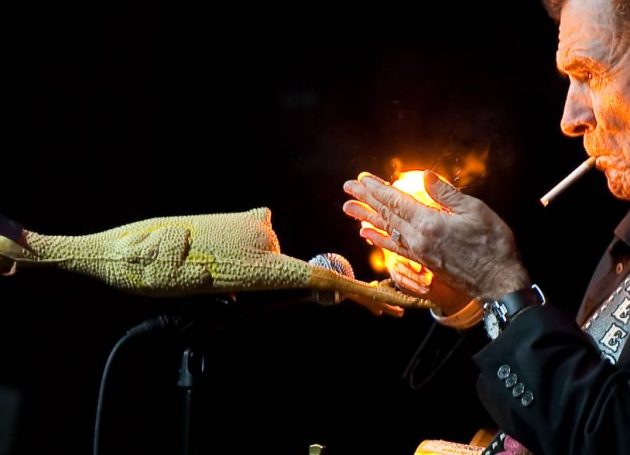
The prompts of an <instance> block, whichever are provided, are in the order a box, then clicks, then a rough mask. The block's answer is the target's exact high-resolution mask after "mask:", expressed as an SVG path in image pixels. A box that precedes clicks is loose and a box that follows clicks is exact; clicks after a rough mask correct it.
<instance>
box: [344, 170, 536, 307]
mask: <svg viewBox="0 0 630 455" xmlns="http://www.w3.org/2000/svg"><path fill="white" fill-rule="evenodd" d="M425 186H426V189H427V191H428V192H429V194H430V196H431V197H432V198H433V199H434V200H436V201H437V202H439V203H440V204H442V205H443V206H445V207H447V208H448V210H447V211H438V210H435V209H432V208H429V207H427V206H425V205H423V204H422V203H420V202H418V201H416V200H415V199H414V198H413V197H412V196H410V195H409V194H406V193H404V192H402V191H399V190H398V189H396V188H394V187H392V186H391V185H389V184H388V183H386V182H384V181H383V180H381V179H379V178H378V177H376V176H373V175H370V174H362V176H361V178H360V180H350V181H347V182H346V183H345V184H344V190H345V191H346V192H347V193H348V194H350V195H351V196H353V197H355V198H356V199H357V200H351V201H348V202H346V203H345V204H344V207H343V210H344V212H345V213H346V214H348V215H350V216H351V217H353V218H356V219H358V220H361V221H367V222H369V223H370V224H372V225H373V226H374V228H375V229H373V228H366V227H364V228H362V229H361V230H360V235H361V236H362V237H364V238H366V239H368V240H370V241H371V242H373V243H374V245H376V246H378V247H381V248H386V249H388V250H390V251H393V252H395V253H397V254H399V255H401V256H404V257H406V258H409V259H411V260H413V261H416V262H418V263H421V264H423V265H425V266H427V267H428V268H429V269H430V270H431V271H432V272H433V273H435V275H436V278H437V279H438V280H439V281H440V282H442V283H444V284H445V285H446V286H448V287H450V288H452V289H453V290H455V291H457V292H458V293H460V294H466V295H468V296H470V297H482V298H498V297H500V296H502V295H504V294H506V293H508V292H511V291H514V290H516V289H520V288H522V287H525V286H527V285H529V277H528V275H527V272H526V270H525V269H524V267H523V265H522V264H521V261H520V259H519V255H518V251H517V249H516V245H515V241H514V235H513V233H512V231H511V230H510V229H509V227H508V226H507V225H506V224H505V223H504V222H503V220H501V218H500V217H499V216H498V215H497V214H496V213H494V212H493V211H492V210H491V209H490V208H489V207H488V206H487V205H486V204H484V203H483V202H482V201H480V200H479V199H476V198H474V197H472V196H468V195H466V194H463V193H461V192H459V191H458V190H457V189H456V188H455V187H453V186H451V185H449V184H448V183H446V182H443V181H441V180H440V179H438V177H437V175H436V174H434V173H432V172H427V173H426V177H425ZM394 229H395V230H397V231H398V232H400V234H401V235H400V239H399V241H398V242H395V241H394V240H393V239H392V238H391V237H390V236H389V235H388V234H385V233H389V234H391V233H392V231H393V230H394ZM383 231H384V232H385V233H384V232H383ZM397 278H398V279H400V277H397ZM420 290H421V291H422V289H420ZM436 303H439V302H436Z"/></svg>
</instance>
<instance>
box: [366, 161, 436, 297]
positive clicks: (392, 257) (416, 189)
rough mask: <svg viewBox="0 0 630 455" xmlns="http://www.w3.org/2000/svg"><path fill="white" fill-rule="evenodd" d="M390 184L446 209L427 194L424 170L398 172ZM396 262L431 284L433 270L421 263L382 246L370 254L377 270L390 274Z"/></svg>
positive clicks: (425, 201)
mask: <svg viewBox="0 0 630 455" xmlns="http://www.w3.org/2000/svg"><path fill="white" fill-rule="evenodd" d="M438 177H439V178H440V179H442V180H444V181H447V180H446V179H445V178H444V177H442V176H441V175H438ZM392 186H393V187H394V188H397V189H399V190H401V191H404V192H405V193H408V194H410V195H411V196H413V198H414V199H416V200H417V201H418V202H420V203H422V204H424V205H426V206H427V207H431V208H433V209H436V210H442V211H448V208H447V207H445V206H443V205H442V204H440V203H439V202H437V201H436V200H435V199H433V198H432V197H431V196H430V195H429V193H428V191H427V190H426V188H425V186H424V171H421V170H411V171H406V172H400V173H399V174H398V177H397V179H396V180H395V181H394V182H393V183H392ZM362 225H363V227H369V228H371V229H374V230H375V231H377V232H380V233H381V234H383V235H387V233H386V232H385V231H382V230H380V229H377V228H375V227H374V226H372V225H371V224H370V223H368V222H366V221H363V222H362ZM396 263H404V264H406V265H407V266H408V267H409V268H411V269H412V270H413V271H414V272H415V273H416V274H418V277H417V279H418V281H419V282H420V283H422V284H423V285H425V286H428V285H430V284H431V281H432V280H433V272H431V270H429V269H428V268H426V267H424V266H423V265H422V264H419V263H417V262H415V261H412V260H411V259H407V258H405V257H402V256H400V255H398V254H396V253H394V252H393V251H389V250H387V249H384V248H382V249H381V248H378V249H375V250H374V251H373V252H372V253H371V254H370V265H371V266H372V268H373V269H374V270H375V271H377V272H384V271H385V270H388V271H389V273H390V274H391V271H392V270H393V269H394V267H395V265H396Z"/></svg>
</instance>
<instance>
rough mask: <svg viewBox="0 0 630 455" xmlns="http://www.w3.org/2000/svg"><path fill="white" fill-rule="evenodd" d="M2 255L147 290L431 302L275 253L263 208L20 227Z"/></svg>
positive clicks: (2, 246)
mask: <svg viewBox="0 0 630 455" xmlns="http://www.w3.org/2000/svg"><path fill="white" fill-rule="evenodd" d="M0 260H1V261H0V262H2V261H4V263H3V264H2V265H3V268H6V265H7V261H8V262H9V263H13V262H15V263H17V265H18V266H20V267H21V266H25V265H40V264H41V265H55V266H56V267H59V268H61V269H64V270H69V271H72V272H79V273H83V274H85V275H89V276H93V277H96V278H99V279H101V280H103V281H105V282H106V283H107V284H109V285H111V286H113V287H116V288H120V289H124V290H127V291H131V292H135V293H139V294H146V295H153V296H180V295H190V294H197V293H227V292H241V291H260V290H272V289H296V288H310V289H317V290H326V291H330V290H334V291H336V292H338V293H339V294H340V295H342V296H346V297H348V298H351V299H353V300H357V301H359V302H361V303H363V304H364V305H367V306H368V307H371V308H372V309H374V308H375V307H374V305H373V304H376V305H380V304H391V305H397V306H403V307H428V306H431V305H432V303H431V302H430V301H427V300H423V299H418V298H415V297H411V296H408V295H406V294H403V293H401V292H398V291H396V290H395V289H392V288H391V287H387V286H376V287H375V286H371V285H369V284H367V283H364V282H361V281H357V280H354V279H351V278H347V277H344V276H342V275H340V274H339V273H337V272H335V271H333V270H327V269H323V268H320V267H316V266H313V265H311V264H308V263H307V262H305V261H302V260H300V259H296V258H293V257H290V256H287V255H284V254H281V253H280V245H279V243H278V238H277V236H276V234H275V232H274V231H273V228H272V225H271V211H270V210H269V209H267V208H257V209H253V210H250V211H247V212H241V213H221V214H208V215H195V216H179V217H165V218H152V219H149V220H144V221H138V222H135V223H131V224H127V225H124V226H120V227H116V228H113V229H110V230H107V231H103V232H99V233H96V234H90V235H83V236H52V235H42V234H38V233H36V232H32V231H28V230H24V231H23V233H22V239H21V240H20V242H19V243H16V242H14V241H12V240H10V239H7V238H5V237H0ZM13 271H14V268H13V269H12V272H13Z"/></svg>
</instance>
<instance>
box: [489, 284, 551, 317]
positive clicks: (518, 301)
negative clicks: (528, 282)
mask: <svg viewBox="0 0 630 455" xmlns="http://www.w3.org/2000/svg"><path fill="white" fill-rule="evenodd" d="M497 301H498V302H499V304H500V305H503V306H504V308H505V310H506V316H507V318H508V320H510V321H511V320H512V319H514V318H515V317H516V315H518V314H519V313H520V312H521V311H523V310H524V309H525V308H528V307H530V306H532V305H544V304H545V296H544V295H543V293H542V291H541V290H540V288H539V287H538V286H537V285H535V284H534V285H532V286H531V287H527V288H523V289H519V290H518V291H514V292H510V293H508V294H505V295H504V296H503V297H501V298H500V299H499V300H497Z"/></svg>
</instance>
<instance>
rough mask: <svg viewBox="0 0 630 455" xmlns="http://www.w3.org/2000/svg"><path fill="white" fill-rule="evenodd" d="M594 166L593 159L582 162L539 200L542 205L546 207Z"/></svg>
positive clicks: (592, 157)
mask: <svg viewBox="0 0 630 455" xmlns="http://www.w3.org/2000/svg"><path fill="white" fill-rule="evenodd" d="M593 166H595V157H594V156H591V157H590V158H589V159H588V160H586V161H584V162H583V163H582V164H580V165H579V166H578V167H576V168H575V169H574V170H573V172H571V173H570V174H569V175H567V176H566V177H565V178H564V179H562V181H561V182H560V183H558V184H557V185H556V186H554V187H553V188H552V189H551V190H550V191H549V192H548V193H547V194H545V195H544V196H543V197H541V198H540V202H541V204H542V205H544V206H545V207H547V205H549V203H550V202H551V201H553V200H554V199H555V198H556V197H557V196H558V195H559V194H560V193H562V192H563V191H564V190H566V189H567V188H568V187H569V186H571V185H573V184H574V183H575V181H576V180H577V179H579V178H580V177H582V176H583V175H584V174H586V172H588V170H589V169H591V168H592V167H593Z"/></svg>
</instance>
